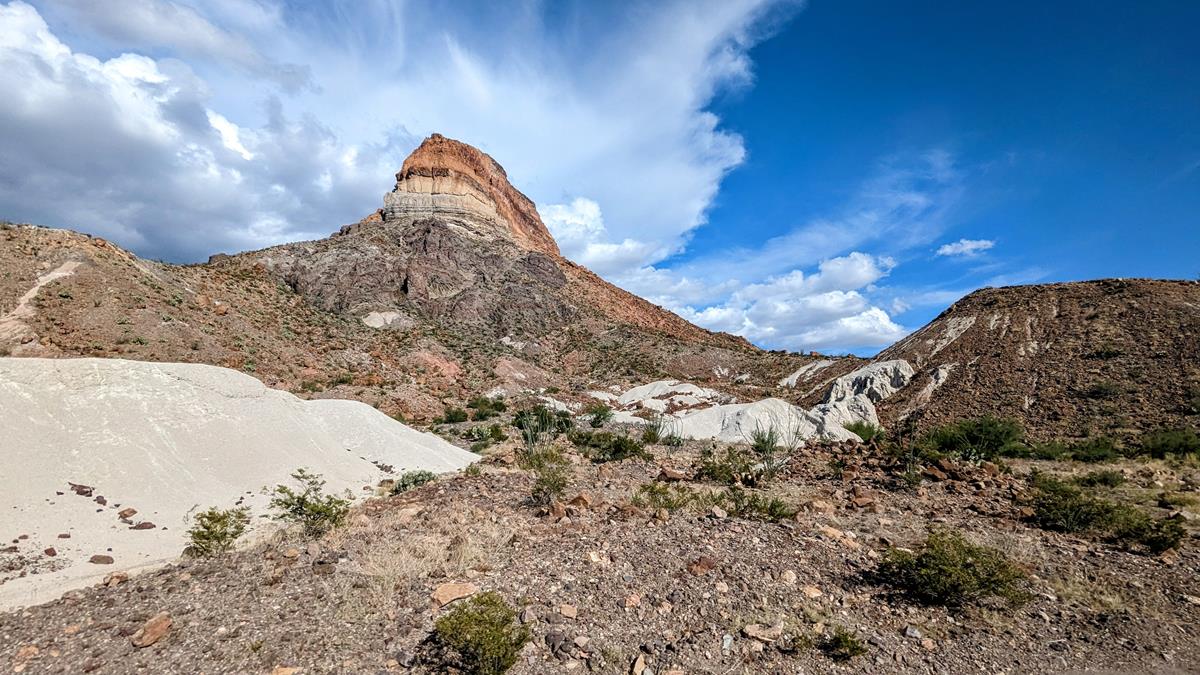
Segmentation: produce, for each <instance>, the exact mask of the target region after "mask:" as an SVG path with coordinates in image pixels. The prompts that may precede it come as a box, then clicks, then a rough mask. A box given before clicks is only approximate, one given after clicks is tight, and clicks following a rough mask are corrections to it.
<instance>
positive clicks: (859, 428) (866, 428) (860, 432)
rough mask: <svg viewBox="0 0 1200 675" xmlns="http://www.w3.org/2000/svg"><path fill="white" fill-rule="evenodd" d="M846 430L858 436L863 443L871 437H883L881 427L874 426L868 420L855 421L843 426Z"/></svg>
mask: <svg viewBox="0 0 1200 675" xmlns="http://www.w3.org/2000/svg"><path fill="white" fill-rule="evenodd" d="M845 429H846V431H849V432H850V433H852V434H854V435H855V436H858V437H859V438H861V439H862V441H863V443H867V442H869V441H870V440H871V439H873V438H878V439H881V440H882V439H883V436H884V434H883V427H879V426H876V425H874V424H871V423H870V422H864V421H855V422H851V423H850V424H847V425H846V426H845Z"/></svg>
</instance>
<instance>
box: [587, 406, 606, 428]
mask: <svg viewBox="0 0 1200 675" xmlns="http://www.w3.org/2000/svg"><path fill="white" fill-rule="evenodd" d="M583 414H584V416H586V417H587V419H588V424H589V425H591V427H592V428H593V429H599V428H600V427H602V426H604V425H605V424H608V422H609V421H610V420H612V418H613V409H612V408H610V407H608V406H607V405H604V404H603V403H594V404H592V405H590V406H588V408H587V410H585V411H584V412H583Z"/></svg>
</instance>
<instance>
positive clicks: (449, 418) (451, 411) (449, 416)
mask: <svg viewBox="0 0 1200 675" xmlns="http://www.w3.org/2000/svg"><path fill="white" fill-rule="evenodd" d="M466 421H467V411H466V410H463V409H462V408H455V407H453V406H451V407H449V408H446V411H445V412H443V413H442V416H441V417H439V418H437V419H436V420H434V423H435V424H458V423H459V422H466Z"/></svg>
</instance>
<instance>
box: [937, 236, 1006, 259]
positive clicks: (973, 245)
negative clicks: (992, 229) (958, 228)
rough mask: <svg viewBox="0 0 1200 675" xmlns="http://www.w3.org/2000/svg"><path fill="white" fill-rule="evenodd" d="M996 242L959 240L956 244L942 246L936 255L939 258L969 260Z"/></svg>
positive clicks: (988, 240)
mask: <svg viewBox="0 0 1200 675" xmlns="http://www.w3.org/2000/svg"><path fill="white" fill-rule="evenodd" d="M995 245H996V242H994V241H992V240H990V239H959V240H958V241H956V242H952V243H949V244H942V245H941V246H939V247H938V250H937V254H938V255H941V256H951V257H953V256H961V257H964V258H970V257H973V256H977V255H979V254H980V253H983V252H984V251H986V250H988V249H990V248H992V247H993V246H995Z"/></svg>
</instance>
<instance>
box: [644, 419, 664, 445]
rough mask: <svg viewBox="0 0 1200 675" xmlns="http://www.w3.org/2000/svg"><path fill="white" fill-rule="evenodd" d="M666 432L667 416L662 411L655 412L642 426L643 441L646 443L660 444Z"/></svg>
mask: <svg viewBox="0 0 1200 675" xmlns="http://www.w3.org/2000/svg"><path fill="white" fill-rule="evenodd" d="M666 434H667V418H666V417H665V416H664V415H663V414H662V413H654V414H653V415H651V416H650V417H649V418H647V419H646V423H645V424H644V425H643V426H642V442H643V443H645V444H646V445H658V443H659V441H661V440H662V439H663V436H665V435H666Z"/></svg>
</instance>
